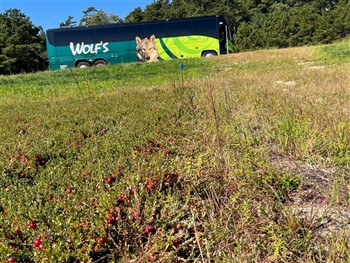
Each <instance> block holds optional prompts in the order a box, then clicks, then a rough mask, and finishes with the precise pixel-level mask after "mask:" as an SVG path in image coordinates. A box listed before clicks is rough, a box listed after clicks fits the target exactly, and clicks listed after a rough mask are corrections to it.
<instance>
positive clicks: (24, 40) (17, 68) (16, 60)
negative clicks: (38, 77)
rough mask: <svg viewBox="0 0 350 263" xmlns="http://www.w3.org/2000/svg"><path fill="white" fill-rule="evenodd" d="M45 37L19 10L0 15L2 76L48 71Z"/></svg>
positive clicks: (0, 67) (0, 63) (11, 10)
mask: <svg viewBox="0 0 350 263" xmlns="http://www.w3.org/2000/svg"><path fill="white" fill-rule="evenodd" d="M45 53H46V52H45V36H44V34H43V31H42V29H41V28H40V27H37V26H34V25H33V24H32V23H31V21H30V20H29V18H28V17H26V16H25V15H24V14H23V13H21V12H20V11H19V10H17V9H10V10H7V11H5V12H4V13H3V14H0V74H16V73H20V72H34V71H38V70H44V69H46V54H45Z"/></svg>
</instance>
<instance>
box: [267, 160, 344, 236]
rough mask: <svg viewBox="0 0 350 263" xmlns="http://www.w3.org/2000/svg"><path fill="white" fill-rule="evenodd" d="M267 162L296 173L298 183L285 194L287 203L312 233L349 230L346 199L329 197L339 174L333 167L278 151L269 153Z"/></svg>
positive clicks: (336, 232) (331, 232) (327, 233)
mask: <svg viewBox="0 0 350 263" xmlns="http://www.w3.org/2000/svg"><path fill="white" fill-rule="evenodd" d="M270 162H271V165H272V166H273V167H275V168H277V169H281V170H283V171H284V172H288V173H291V174H294V175H297V176H299V177H300V178H301V184H300V186H299V188H298V189H297V190H296V191H293V192H292V193H291V194H290V195H289V200H288V202H287V204H286V205H287V207H289V208H290V209H292V211H293V213H294V214H296V215H297V216H298V217H299V218H301V219H302V220H303V221H304V222H305V223H306V224H308V225H309V226H310V227H311V229H313V230H314V231H315V233H316V234H318V235H320V236H323V237H330V236H331V235H332V234H336V235H338V234H340V233H342V232H343V231H344V230H347V231H348V230H350V209H349V205H348V203H345V202H337V201H336V200H334V199H336V198H333V196H334V194H335V193H334V191H341V190H339V189H337V190H335V184H336V179H337V177H339V176H341V175H339V171H338V170H339V169H338V168H337V167H321V166H318V165H310V164H307V163H305V162H302V161H299V160H295V159H292V158H290V157H286V156H282V155H273V156H272V157H271V159H270Z"/></svg>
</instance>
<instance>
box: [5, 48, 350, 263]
mask: <svg viewBox="0 0 350 263" xmlns="http://www.w3.org/2000/svg"><path fill="white" fill-rule="evenodd" d="M348 46H349V42H348V41H345V42H340V43H336V44H332V45H328V46H316V47H300V48H291V49H281V50H262V51H255V52H246V53H238V54H233V55H228V56H221V57H213V58H205V59H194V60H184V61H171V62H159V63H152V64H142V63H131V64H122V65H115V66H108V67H99V68H87V69H74V70H69V69H68V70H63V71H57V72H42V73H33V74H23V75H16V76H0V122H1V126H0V260H1V262H349V260H350V255H349V241H350V240H349V234H348V230H349V225H348V224H349V222H348V221H349V212H348V211H349V201H350V199H349V197H350V188H349V185H350V184H349V183H350V179H349V164H350V149H349V148H350V100H349V97H350V90H349V88H350V86H349V85H350V79H349V72H350V66H349V65H350V63H349V51H348ZM181 62H182V63H181Z"/></svg>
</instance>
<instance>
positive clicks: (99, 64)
mask: <svg viewBox="0 0 350 263" xmlns="http://www.w3.org/2000/svg"><path fill="white" fill-rule="evenodd" d="M93 65H94V66H95V67H103V66H106V65H107V62H106V61H104V60H103V59H98V60H96V61H95V62H94V64H93Z"/></svg>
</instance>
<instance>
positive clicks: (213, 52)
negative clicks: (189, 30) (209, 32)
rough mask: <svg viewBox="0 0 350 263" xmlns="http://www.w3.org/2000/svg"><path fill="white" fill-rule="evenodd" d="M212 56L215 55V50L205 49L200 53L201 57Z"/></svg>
mask: <svg viewBox="0 0 350 263" xmlns="http://www.w3.org/2000/svg"><path fill="white" fill-rule="evenodd" d="M213 56H217V53H216V52H215V51H205V52H203V54H202V57H206V58H208V57H213Z"/></svg>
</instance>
